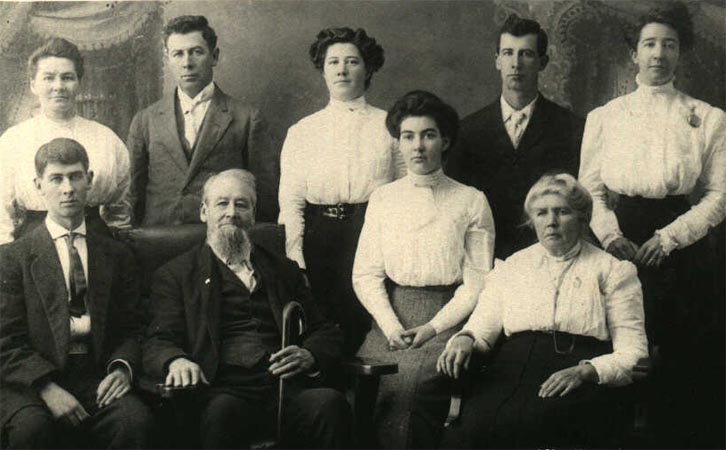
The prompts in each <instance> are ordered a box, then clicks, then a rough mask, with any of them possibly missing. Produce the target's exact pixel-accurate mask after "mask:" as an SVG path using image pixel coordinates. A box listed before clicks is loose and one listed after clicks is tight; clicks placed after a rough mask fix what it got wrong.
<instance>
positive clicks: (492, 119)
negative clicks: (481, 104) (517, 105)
mask: <svg viewBox="0 0 726 450" xmlns="http://www.w3.org/2000/svg"><path fill="white" fill-rule="evenodd" d="M489 114H490V116H489V118H488V119H489V120H486V121H484V123H491V124H492V136H494V142H493V143H492V144H493V145H492V147H491V148H493V149H495V150H496V151H498V152H499V153H504V154H506V155H511V154H512V152H514V146H513V145H512V140H511V139H510V138H509V134H507V129H506V128H504V121H503V120H502V105H501V103H500V101H499V100H496V101H495V102H494V104H492V107H491V109H490V110H489Z"/></svg>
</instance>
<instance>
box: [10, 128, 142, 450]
mask: <svg viewBox="0 0 726 450" xmlns="http://www.w3.org/2000/svg"><path fill="white" fill-rule="evenodd" d="M35 168H36V174H37V178H36V180H35V185H36V187H37V189H38V190H39V192H40V193H41V195H42V196H43V197H44V199H45V201H46V204H47V207H48V214H47V217H46V219H45V224H44V226H39V227H38V228H36V229H35V230H33V231H32V232H31V233H30V234H28V235H26V236H23V237H22V238H20V239H18V240H16V241H14V242H12V243H10V244H7V245H5V246H3V247H0V398H2V401H0V430H1V434H0V436H1V437H2V445H3V446H4V447H8V448H55V447H57V446H58V445H59V442H64V443H68V445H70V446H73V447H76V446H78V445H89V446H91V447H94V448H144V447H149V446H150V445H149V439H150V437H151V429H152V417H151V414H150V412H149V410H148V409H147V407H146V406H145V405H144V404H143V403H142V402H141V401H140V400H139V399H138V398H137V397H136V396H134V395H133V393H131V392H130V391H131V382H132V378H133V376H134V374H135V373H136V370H137V367H138V365H139V363H140V361H139V360H140V356H141V355H140V348H139V341H140V337H141V333H142V329H141V328H140V326H141V323H142V321H141V320H140V318H139V313H138V312H139V308H138V307H137V301H138V298H139V297H138V286H137V283H136V280H135V279H134V277H133V273H134V271H133V270H130V268H131V267H133V257H132V255H131V253H130V252H129V251H128V250H127V249H125V248H124V247H123V246H122V245H121V244H119V243H118V242H116V241H113V240H111V239H110V238H107V237H105V236H102V235H98V234H94V233H93V232H92V231H91V230H90V229H89V230H87V229H86V223H85V219H84V208H85V206H86V197H87V194H88V191H89V188H90V186H91V182H92V180H93V173H92V172H91V171H90V170H89V169H88V155H87V153H86V150H85V149H84V148H83V146H82V145H81V144H79V143H78V142H76V141H74V140H72V139H65V138H59V139H54V140H52V141H50V142H48V143H47V144H45V145H43V146H41V147H40V149H39V150H38V152H37V154H36V156H35Z"/></svg>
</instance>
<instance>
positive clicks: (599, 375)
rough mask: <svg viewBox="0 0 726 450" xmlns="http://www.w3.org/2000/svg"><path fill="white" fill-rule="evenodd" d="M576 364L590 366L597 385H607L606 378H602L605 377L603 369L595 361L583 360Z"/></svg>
mask: <svg viewBox="0 0 726 450" xmlns="http://www.w3.org/2000/svg"><path fill="white" fill-rule="evenodd" d="M578 364H590V365H591V366H592V367H593V368H594V369H595V372H596V373H597V384H608V379H607V376H604V375H606V374H605V373H604V372H605V371H604V370H603V369H604V368H603V367H602V366H600V365H599V364H598V362H597V361H595V360H592V359H583V360H581V361H579V362H578Z"/></svg>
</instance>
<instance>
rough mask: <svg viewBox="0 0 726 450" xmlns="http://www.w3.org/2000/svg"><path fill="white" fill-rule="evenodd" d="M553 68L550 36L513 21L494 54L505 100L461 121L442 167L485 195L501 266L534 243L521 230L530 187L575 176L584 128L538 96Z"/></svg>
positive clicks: (502, 33)
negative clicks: (560, 174)
mask: <svg viewBox="0 0 726 450" xmlns="http://www.w3.org/2000/svg"><path fill="white" fill-rule="evenodd" d="M548 62H549V57H548V56H547V33H545V31H544V30H542V28H541V27H540V25H539V24H538V23H537V22H535V21H533V20H529V19H521V18H519V17H518V16H516V15H515V14H512V15H510V16H509V17H508V18H507V20H506V21H505V22H504V25H503V26H502V28H501V30H500V32H499V41H498V42H497V49H496V67H497V70H498V71H499V73H500V75H501V78H502V95H501V97H500V98H499V100H496V101H494V102H493V103H491V104H490V105H488V106H486V107H485V108H483V109H481V110H479V111H477V112H475V113H473V114H471V115H469V116H468V117H465V118H464V119H463V120H462V122H461V129H460V132H459V143H458V144H457V146H456V147H455V148H454V149H452V151H451V152H450V155H449V160H448V161H447V164H446V166H445V168H444V171H445V172H446V174H447V175H449V176H450V177H451V178H454V179H455V180H457V181H460V182H462V183H464V184H468V185H470V186H473V187H475V188H477V189H479V190H481V191H483V192H484V194H486V197H487V199H488V200H489V204H490V205H491V208H492V213H493V215H494V222H495V226H496V243H495V249H494V252H495V256H496V257H497V258H500V259H505V258H506V257H508V256H509V255H511V254H512V253H514V252H516V251H518V250H521V249H523V248H525V247H528V246H529V245H531V244H533V243H535V242H536V240H537V239H536V236H535V235H534V233H533V232H532V231H531V230H530V229H529V228H528V227H523V226H522V225H523V224H524V222H525V218H524V211H523V210H522V205H523V204H524V198H525V196H526V194H527V191H528V189H529V187H530V186H532V185H533V184H534V182H535V181H537V180H538V179H539V178H540V177H541V176H542V175H543V174H544V173H545V172H548V171H552V170H556V169H561V170H564V171H567V172H568V173H570V174H572V175H575V176H576V175H577V169H578V164H579V153H580V144H581V142H582V132H583V127H584V121H583V120H582V119H581V118H580V117H577V116H575V115H574V114H572V112H571V111H569V110H567V109H565V108H563V107H561V106H559V105H557V104H555V103H553V102H551V101H549V100H547V99H546V98H544V96H543V95H542V94H540V93H539V92H538V83H539V73H540V72H541V71H542V70H544V69H545V67H547V63H548Z"/></svg>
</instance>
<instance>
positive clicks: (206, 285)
mask: <svg viewBox="0 0 726 450" xmlns="http://www.w3.org/2000/svg"><path fill="white" fill-rule="evenodd" d="M215 258H216V257H215V256H214V253H212V249H211V248H210V247H209V246H208V245H206V244H205V245H203V246H202V248H201V250H200V267H199V278H198V279H197V286H198V287H199V292H200V296H201V310H202V317H204V318H205V319H206V322H207V330H208V332H209V337H210V338H211V339H212V343H213V345H212V349H214V350H216V349H217V344H218V343H219V302H220V298H219V297H220V296H219V293H220V282H221V277H220V275H219V273H218V271H217V270H216V268H215V267H214V264H215Z"/></svg>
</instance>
